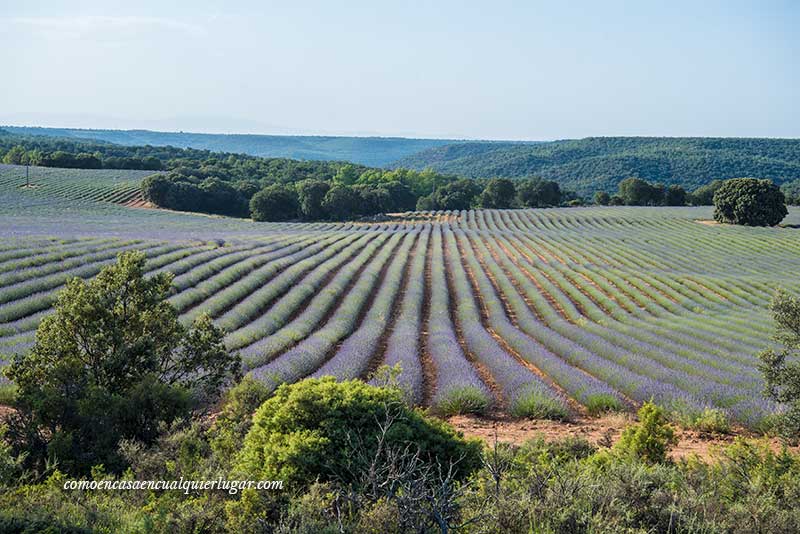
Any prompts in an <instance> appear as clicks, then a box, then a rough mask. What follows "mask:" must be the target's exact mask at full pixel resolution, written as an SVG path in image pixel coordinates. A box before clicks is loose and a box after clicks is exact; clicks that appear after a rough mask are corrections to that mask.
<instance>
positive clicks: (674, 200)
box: [664, 185, 686, 206]
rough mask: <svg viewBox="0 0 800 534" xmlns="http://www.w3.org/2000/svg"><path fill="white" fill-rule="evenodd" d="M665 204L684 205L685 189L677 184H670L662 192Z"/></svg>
mask: <svg viewBox="0 0 800 534" xmlns="http://www.w3.org/2000/svg"><path fill="white" fill-rule="evenodd" d="M664 205H665V206H685V205H686V190H685V189H684V188H683V187H681V186H679V185H671V186H669V187H668V188H667V191H666V193H665V194H664Z"/></svg>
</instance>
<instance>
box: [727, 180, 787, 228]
mask: <svg viewBox="0 0 800 534" xmlns="http://www.w3.org/2000/svg"><path fill="white" fill-rule="evenodd" d="M788 213H789V212H788V211H787V209H786V204H785V198H784V196H783V193H782V192H781V190H780V189H779V188H778V186H776V185H775V184H774V183H772V181H771V180H757V179H755V178H735V179H733V180H726V181H725V182H724V183H723V184H722V185H721V186H720V187H719V189H717V192H716V193H714V220H715V221H717V222H721V223H730V224H743V225H746V226H775V225H776V224H778V223H779V222H781V221H782V220H783V218H784V217H786V215H787V214H788Z"/></svg>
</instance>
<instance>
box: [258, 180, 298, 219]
mask: <svg viewBox="0 0 800 534" xmlns="http://www.w3.org/2000/svg"><path fill="white" fill-rule="evenodd" d="M298 211H299V204H298V201H297V193H295V191H294V189H292V188H290V187H287V186H285V185H279V184H274V185H271V186H269V187H265V188H264V189H262V190H261V191H259V192H258V193H256V194H255V195H253V198H251V199H250V216H251V217H252V218H253V220H254V221H289V220H292V219H294V218H296V217H297V215H298Z"/></svg>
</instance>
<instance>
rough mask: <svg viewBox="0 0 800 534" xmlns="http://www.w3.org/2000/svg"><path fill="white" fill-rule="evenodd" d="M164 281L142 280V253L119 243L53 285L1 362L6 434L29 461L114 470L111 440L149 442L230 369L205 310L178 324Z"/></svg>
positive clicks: (234, 371) (235, 362)
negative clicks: (54, 290)
mask: <svg viewBox="0 0 800 534" xmlns="http://www.w3.org/2000/svg"><path fill="white" fill-rule="evenodd" d="M171 283H172V275H171V274H169V273H159V274H156V275H154V276H151V277H147V278H146V277H145V256H144V254H143V253H141V252H135V251H129V252H123V253H121V254H120V255H119V257H118V260H117V263H116V264H115V265H110V266H108V267H105V268H104V269H103V270H102V271H101V272H100V274H98V275H97V277H96V278H94V279H92V280H91V281H89V282H85V281H84V280H81V279H79V278H74V279H72V280H70V281H69V282H67V284H66V287H65V288H64V289H63V290H61V291H60V292H59V294H58V299H57V302H56V306H55V313H53V314H52V315H49V316H47V317H45V318H44V319H43V320H42V322H41V324H40V325H39V328H38V329H37V331H36V342H35V344H34V346H33V348H32V349H31V351H30V353H28V354H25V355H21V356H17V357H15V358H14V360H13V361H12V362H11V364H10V365H9V366H8V368H7V369H6V375H7V377H8V378H9V379H10V380H12V381H14V382H15V383H16V385H17V388H18V391H17V408H18V413H17V415H16V416H14V417H13V418H12V419H11V422H10V424H9V431H10V435H11V436H12V439H13V441H14V444H15V447H17V448H18V449H19V450H20V451H25V452H28V453H29V454H30V459H31V462H32V463H33V464H34V465H35V466H36V467H41V466H42V465H43V464H44V462H45V461H46V460H47V459H49V458H57V460H58V461H59V465H60V469H62V470H65V471H67V472H69V473H73V474H85V473H88V471H89V469H90V468H91V467H92V466H94V465H96V464H104V465H105V466H106V467H107V468H109V469H111V470H120V469H122V468H124V463H123V461H122V459H121V458H120V456H119V454H118V450H117V445H118V443H119V441H120V440H122V439H136V440H140V441H143V442H145V443H152V442H153V440H154V439H155V438H156V437H157V436H158V434H159V431H160V430H159V429H160V426H161V425H162V424H164V423H169V422H171V421H173V420H175V419H176V418H178V417H184V416H186V415H188V414H189V413H190V411H191V409H192V406H193V402H194V401H199V400H202V399H206V398H209V397H210V396H213V395H215V394H216V393H217V392H218V390H219V388H220V386H221V385H222V384H223V383H225V382H226V381H227V380H229V379H230V378H232V377H235V376H237V375H238V374H239V372H240V366H241V363H240V359H239V357H238V355H237V354H232V353H229V352H228V351H227V350H226V349H225V345H224V343H223V333H222V331H221V330H219V329H218V328H216V327H215V326H214V325H213V324H212V323H211V319H210V318H209V317H208V316H207V315H202V316H201V317H200V318H199V319H198V320H197V321H195V323H194V324H193V326H192V328H190V329H186V328H185V327H183V326H182V325H181V324H180V322H178V315H177V312H176V310H175V308H173V307H172V306H171V305H170V304H169V302H168V301H167V300H166V299H167V297H168V296H169V291H170V286H171Z"/></svg>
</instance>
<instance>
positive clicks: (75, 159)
mask: <svg viewBox="0 0 800 534" xmlns="http://www.w3.org/2000/svg"><path fill="white" fill-rule="evenodd" d="M0 139H1V138H0ZM0 161H2V162H3V163H5V164H8V165H37V166H40V167H60V168H64V169H132V170H144V171H158V170H161V169H163V168H164V166H163V164H162V163H161V160H159V159H158V158H156V157H153V156H146V157H141V158H140V157H133V156H108V157H103V155H102V154H100V153H99V152H92V153H90V152H78V153H72V152H65V151H63V150H55V151H52V152H49V151H43V150H41V149H38V148H34V149H31V150H26V149H25V147H24V146H22V145H14V146H13V147H11V148H10V149H8V150H7V151H6V152H5V153H4V154H3V155H2V159H0Z"/></svg>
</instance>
